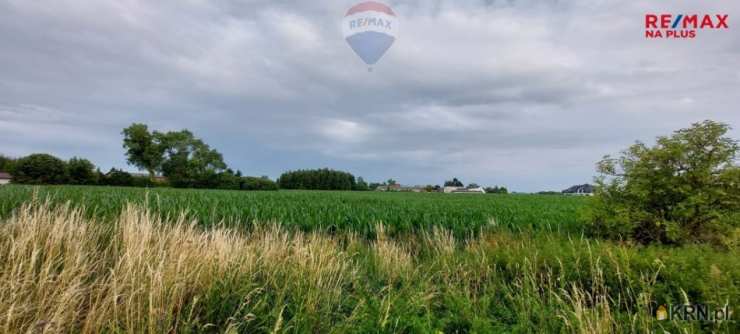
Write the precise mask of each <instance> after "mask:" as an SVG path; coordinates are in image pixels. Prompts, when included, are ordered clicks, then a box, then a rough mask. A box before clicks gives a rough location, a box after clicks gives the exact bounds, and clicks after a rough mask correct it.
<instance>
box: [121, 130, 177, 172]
mask: <svg viewBox="0 0 740 334" xmlns="http://www.w3.org/2000/svg"><path fill="white" fill-rule="evenodd" d="M122 134H123V148H124V149H126V158H127V160H128V163H129V164H131V165H133V166H136V167H138V168H140V169H143V170H146V171H147V172H148V173H149V178H150V179H152V180H153V179H154V177H155V175H156V173H157V172H158V171H161V169H162V163H163V161H164V152H165V149H166V146H165V145H164V144H163V143H162V138H163V137H164V135H163V134H161V133H159V132H156V131H154V132H150V131H149V127H148V126H147V125H146V124H139V123H134V124H131V126H129V127H127V128H125V129H123V132H122Z"/></svg>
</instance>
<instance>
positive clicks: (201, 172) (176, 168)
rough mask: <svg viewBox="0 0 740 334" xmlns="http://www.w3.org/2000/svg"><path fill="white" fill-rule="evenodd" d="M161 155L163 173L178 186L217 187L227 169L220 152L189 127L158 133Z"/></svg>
mask: <svg viewBox="0 0 740 334" xmlns="http://www.w3.org/2000/svg"><path fill="white" fill-rule="evenodd" d="M160 142H161V145H163V147H164V148H165V149H164V155H163V162H162V172H163V173H164V175H165V176H166V177H167V178H168V179H169V180H170V182H171V183H172V185H174V186H178V187H200V188H211V187H216V186H217V184H218V180H219V175H218V174H219V173H221V172H223V171H224V170H225V169H226V163H224V160H223V156H222V155H221V153H219V152H218V151H216V150H215V149H212V148H211V147H210V146H209V145H208V144H206V143H205V142H203V141H202V140H200V139H198V138H195V136H194V135H193V133H192V132H190V131H188V130H182V131H176V132H168V133H166V134H162V135H160Z"/></svg>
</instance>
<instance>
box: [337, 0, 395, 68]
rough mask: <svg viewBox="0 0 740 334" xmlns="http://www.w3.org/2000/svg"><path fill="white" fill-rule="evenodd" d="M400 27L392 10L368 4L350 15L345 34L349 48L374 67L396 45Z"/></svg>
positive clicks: (348, 13) (356, 8)
mask: <svg viewBox="0 0 740 334" xmlns="http://www.w3.org/2000/svg"><path fill="white" fill-rule="evenodd" d="M397 23H398V20H397V18H396V14H395V13H394V12H393V10H392V9H391V8H390V7H388V6H386V5H384V4H382V3H379V2H375V1H368V2H363V3H360V4H358V5H355V6H354V7H352V8H350V9H349V11H347V15H345V16H344V20H343V28H342V32H343V33H344V38H345V39H346V40H347V43H348V44H349V46H350V47H351V48H352V50H354V51H355V53H356V54H357V55H358V56H360V58H361V59H362V61H364V62H365V63H366V64H367V65H369V66H373V65H375V64H376V63H377V62H378V60H380V58H381V57H383V55H385V53H386V52H387V51H388V49H390V47H391V46H392V45H393V43H394V42H395V41H396V37H397V32H398V30H397V29H398V27H397ZM370 70H372V67H371V68H370Z"/></svg>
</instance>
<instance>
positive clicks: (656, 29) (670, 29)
mask: <svg viewBox="0 0 740 334" xmlns="http://www.w3.org/2000/svg"><path fill="white" fill-rule="evenodd" d="M728 18H729V15H727V14H714V15H709V14H705V15H699V14H677V15H673V14H647V15H645V38H649V39H658V38H670V39H691V38H696V37H697V33H698V31H700V30H721V29H729V26H728V24H727V21H728Z"/></svg>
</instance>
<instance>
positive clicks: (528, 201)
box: [0, 186, 587, 237]
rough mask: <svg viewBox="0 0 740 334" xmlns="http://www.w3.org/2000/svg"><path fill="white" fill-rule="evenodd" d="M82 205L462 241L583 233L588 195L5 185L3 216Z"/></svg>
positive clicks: (113, 213) (114, 212)
mask: <svg viewBox="0 0 740 334" xmlns="http://www.w3.org/2000/svg"><path fill="white" fill-rule="evenodd" d="M34 196H36V197H37V198H43V199H47V198H50V199H51V200H52V202H54V203H57V204H59V203H65V202H67V201H70V202H72V203H73V204H75V205H81V206H84V207H85V208H86V209H87V212H88V215H89V216H95V217H103V218H116V217H118V215H119V214H120V212H121V210H122V208H123V207H124V204H125V203H135V204H139V205H142V206H146V207H148V208H151V209H152V210H154V211H155V212H158V213H161V214H163V215H169V216H177V215H179V214H181V213H182V212H186V213H187V215H188V218H192V219H197V220H198V222H199V223H200V224H202V225H204V226H212V225H215V224H219V223H226V224H227V225H229V226H243V227H251V226H252V225H254V224H255V223H270V222H278V223H279V224H280V225H282V226H286V227H290V228H297V229H299V230H302V231H314V230H320V231H325V232H326V231H334V230H342V231H353V232H357V233H360V234H365V235H373V234H374V233H375V230H374V229H375V225H377V224H379V223H382V224H383V225H385V226H386V229H387V230H386V232H387V233H389V234H391V235H395V234H396V233H398V232H414V231H419V230H422V229H429V228H432V227H433V226H439V227H443V228H445V229H448V230H451V231H452V232H453V233H454V234H455V235H456V236H458V237H464V236H466V235H467V234H470V233H477V232H478V231H479V230H480V229H481V228H485V227H486V226H488V225H490V224H498V225H500V226H503V227H508V228H512V229H531V230H544V231H561V232H568V233H574V234H580V233H581V232H582V226H581V224H579V223H578V210H579V209H580V208H582V207H583V205H584V204H585V201H586V200H587V199H586V198H583V197H565V196H534V195H504V196H499V195H485V196H483V195H469V194H456V195H451V194H438V193H432V194H416V193H378V192H311V191H281V192H243V191H222V190H180V189H168V188H158V189H150V190H145V189H139V188H107V187H73V186H56V187H54V186H47V187H40V188H39V187H29V186H11V187H5V188H0V198H1V199H2V202H1V203H0V217H6V216H8V215H9V214H10V212H12V210H13V209H14V208H16V207H18V206H19V205H20V204H22V203H24V202H26V201H28V200H30V199H32V198H33V197H34Z"/></svg>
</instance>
